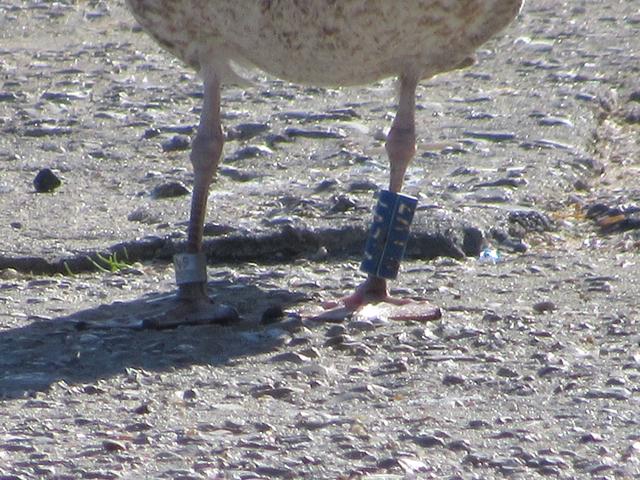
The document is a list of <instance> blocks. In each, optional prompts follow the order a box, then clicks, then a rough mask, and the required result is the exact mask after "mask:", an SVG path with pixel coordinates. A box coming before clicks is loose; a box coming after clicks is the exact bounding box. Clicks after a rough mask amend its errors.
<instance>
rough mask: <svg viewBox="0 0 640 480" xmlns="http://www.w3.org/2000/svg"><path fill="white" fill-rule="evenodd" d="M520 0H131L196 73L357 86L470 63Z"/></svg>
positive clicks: (229, 79)
mask: <svg viewBox="0 0 640 480" xmlns="http://www.w3.org/2000/svg"><path fill="white" fill-rule="evenodd" d="M523 2H524V0H127V4H128V6H129V8H130V9H131V11H132V12H133V14H134V16H135V17H136V19H137V20H138V21H139V22H140V24H141V25H142V26H143V28H144V29H145V30H147V31H148V32H149V33H150V34H151V35H152V36H153V37H154V38H155V39H156V40H157V41H158V42H159V43H160V44H161V45H163V46H164V47H165V48H166V49H167V50H169V51H170V52H172V53H173V54H174V55H176V56H177V57H179V58H180V59H182V60H183V61H184V62H186V63H188V64H189V65H192V66H193V67H194V68H196V69H201V68H204V67H208V68H213V69H214V70H215V71H216V72H217V74H218V75H219V77H220V78H221V79H222V80H223V81H225V82H233V81H237V80H241V75H239V74H238V71H237V69H235V68H234V64H240V65H242V64H244V65H251V66H255V67H257V68H259V69H261V70H263V71H265V72H267V73H269V74H271V75H275V76H277V77H280V78H283V79H285V80H288V81H292V82H297V83H303V84H314V85H357V84H364V83H369V82H372V81H375V80H379V79H381V78H385V77H390V76H396V75H411V76H417V77H418V78H428V77H431V76H433V75H435V74H437V73H440V72H445V71H448V70H452V69H455V68H457V67H459V66H461V65H464V64H465V63H466V62H467V60H468V58H469V57H470V56H471V55H472V53H473V52H474V50H476V49H477V48H478V47H479V46H480V45H482V44H483V43H484V42H486V41H487V40H488V39H489V38H491V37H492V36H493V35H494V34H495V33H497V32H498V31H500V30H501V29H502V28H504V27H505V26H506V25H507V24H508V23H509V22H510V21H511V20H512V19H513V18H514V17H515V16H516V15H517V13H518V11H519V10H520V8H521V6H522V4H523Z"/></svg>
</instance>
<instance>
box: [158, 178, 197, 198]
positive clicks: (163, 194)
mask: <svg viewBox="0 0 640 480" xmlns="http://www.w3.org/2000/svg"><path fill="white" fill-rule="evenodd" d="M188 194H189V189H188V188H187V187H186V186H185V185H184V184H183V183H182V182H167V183H163V184H161V185H158V186H157V187H155V188H154V189H153V190H152V191H151V196H152V197H153V198H155V199H161V198H173V197H181V196H183V195H188Z"/></svg>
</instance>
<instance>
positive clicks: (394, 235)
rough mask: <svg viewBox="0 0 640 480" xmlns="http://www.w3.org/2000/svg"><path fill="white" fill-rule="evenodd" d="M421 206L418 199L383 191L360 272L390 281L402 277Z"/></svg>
mask: <svg viewBox="0 0 640 480" xmlns="http://www.w3.org/2000/svg"><path fill="white" fill-rule="evenodd" d="M417 205H418V199H417V198H414V197H410V196H408V195H402V194H401V193H394V192H390V191H388V190H381V191H380V193H379V195H378V204H377V205H376V209H375V211H374V214H373V224H372V225H371V231H370V232H369V238H368V239H367V244H366V246H365V247H364V259H363V260H362V263H361V264H360V270H362V271H363V272H365V273H368V274H369V275H374V276H376V277H381V278H387V279H389V280H393V279H395V278H396V277H397V276H398V270H399V269H400V261H401V260H402V257H403V256H404V250H405V248H406V246H407V241H408V240H409V230H410V228H411V221H412V220H413V214H414V213H415V211H416V206H417Z"/></svg>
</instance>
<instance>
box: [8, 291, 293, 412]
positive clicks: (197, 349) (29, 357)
mask: <svg viewBox="0 0 640 480" xmlns="http://www.w3.org/2000/svg"><path fill="white" fill-rule="evenodd" d="M208 287H209V288H210V289H212V288H213V289H215V290H216V291H220V290H224V298H225V301H227V302H229V304H232V305H234V306H237V307H238V309H239V311H240V314H241V316H242V320H241V321H240V322H239V323H237V324H234V325H228V326H223V325H202V326H188V327H179V328H176V329H172V330H140V329H137V328H136V327H137V326H139V324H140V320H141V319H143V318H146V317H148V316H150V315H154V314H156V313H158V312H161V311H162V310H163V309H166V308H169V305H170V302H171V300H172V298H173V294H171V293H165V294H151V295H146V296H144V297H142V298H139V299H136V300H133V301H128V302H114V303H112V304H108V305H101V306H99V307H96V308H91V309H87V310H83V311H80V312H77V313H74V314H72V315H69V316H66V317H60V318H57V319H54V320H47V321H34V322H32V323H30V324H29V325H27V326H25V327H21V328H14V329H10V330H6V331H3V332H0V352H2V355H1V356H0V375H1V376H0V398H5V399H9V398H23V397H29V396H34V395H35V394H36V392H44V391H47V390H49V389H50V388H51V387H52V386H53V385H54V384H56V383H58V382H64V383H65V384H67V385H80V386H82V387H81V388H87V389H89V390H91V389H95V388H99V387H97V385H98V384H99V381H100V380H101V379H105V378H110V377H112V376H114V375H117V374H121V373H123V372H126V371H127V370H128V369H143V370H145V371H155V372H161V371H167V370H169V369H172V368H183V367H188V366H191V365H216V364H226V363H228V362H232V361H234V359H241V358H243V357H247V356H251V355H255V354H258V353H261V352H267V351H270V350H272V349H274V348H275V347H277V346H278V345H281V344H282V342H283V341H284V340H285V339H286V338H287V332H286V331H285V330H282V329H281V328H269V327H265V326H263V325H261V324H260V322H259V319H260V315H261V314H262V312H264V311H265V309H267V308H268V307H269V306H272V305H280V306H282V307H284V308H286V307H287V306H289V305H292V304H294V303H296V302H299V301H301V300H302V299H303V298H304V295H302V294H299V293H296V292H291V291H287V290H278V289H275V290H268V291H266V290H262V289H260V288H258V287H256V286H254V285H244V284H238V283H233V284H231V283H229V282H226V281H217V282H210V283H209V285H208Z"/></svg>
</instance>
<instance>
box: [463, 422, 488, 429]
mask: <svg viewBox="0 0 640 480" xmlns="http://www.w3.org/2000/svg"><path fill="white" fill-rule="evenodd" d="M490 426H491V424H490V423H489V422H487V421H486V420H470V421H469V423H468V424H467V427H468V428H471V429H473V430H480V429H482V428H489V427H490Z"/></svg>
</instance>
